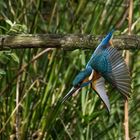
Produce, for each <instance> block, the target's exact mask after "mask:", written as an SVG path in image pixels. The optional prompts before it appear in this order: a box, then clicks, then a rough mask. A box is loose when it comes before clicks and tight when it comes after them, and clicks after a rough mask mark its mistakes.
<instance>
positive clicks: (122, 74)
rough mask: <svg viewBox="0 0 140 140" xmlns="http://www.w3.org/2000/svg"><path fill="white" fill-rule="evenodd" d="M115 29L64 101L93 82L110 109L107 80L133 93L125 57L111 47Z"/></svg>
mask: <svg viewBox="0 0 140 140" xmlns="http://www.w3.org/2000/svg"><path fill="white" fill-rule="evenodd" d="M113 32H114V30H111V32H109V33H108V34H107V36H106V37H105V38H104V39H103V40H102V41H101V43H100V44H99V45H98V47H97V48H96V49H95V51H94V53H93V54H92V56H91V58H90V60H89V61H88V63H87V65H86V68H85V70H83V71H81V72H79V74H78V75H77V76H76V77H75V79H74V80H73V88H72V89H71V90H70V91H69V93H68V94H67V95H66V96H65V97H64V98H63V101H62V102H64V101H65V100H66V99H67V98H68V97H70V96H71V95H72V94H73V93H74V92H76V91H79V89H81V88H82V87H85V86H87V85H89V84H91V87H92V89H93V90H95V91H96V93H97V94H98V95H99V97H100V98H101V99H102V101H103V102H104V104H105V105H106V107H107V109H108V111H110V104H109V99H108V96H107V94H106V91H105V80H107V81H108V82H109V83H111V84H112V85H114V86H115V87H116V88H117V89H118V90H119V91H120V93H122V94H123V95H124V96H125V97H128V96H129V94H130V93H131V82H130V76H129V71H128V69H127V66H126V64H125V61H124V59H123V58H122V56H121V54H120V53H119V52H118V50H117V49H115V48H113V47H111V44H110V42H109V41H110V39H111V38H112V34H113Z"/></svg>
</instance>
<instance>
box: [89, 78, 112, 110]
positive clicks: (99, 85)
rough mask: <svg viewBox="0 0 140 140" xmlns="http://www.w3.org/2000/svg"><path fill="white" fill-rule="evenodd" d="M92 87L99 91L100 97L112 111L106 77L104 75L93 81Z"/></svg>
mask: <svg viewBox="0 0 140 140" xmlns="http://www.w3.org/2000/svg"><path fill="white" fill-rule="evenodd" d="M91 87H92V89H93V90H95V91H96V92H97V94H98V95H99V97H100V98H101V99H102V101H103V102H104V104H105V105H106V107H107V109H108V111H109V112H110V103H109V99H108V96H107V94H106V91H105V79H104V78H103V77H100V78H99V79H96V80H95V81H93V82H92V83H91Z"/></svg>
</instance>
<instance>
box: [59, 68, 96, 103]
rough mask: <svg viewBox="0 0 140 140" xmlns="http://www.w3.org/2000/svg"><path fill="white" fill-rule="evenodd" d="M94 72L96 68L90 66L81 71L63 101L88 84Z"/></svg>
mask: <svg viewBox="0 0 140 140" xmlns="http://www.w3.org/2000/svg"><path fill="white" fill-rule="evenodd" d="M93 74H94V70H93V69H92V68H91V67H90V66H89V67H86V69H84V70H83V71H80V72H79V73H78V74H77V76H76V77H75V79H74V80H73V83H72V85H73V87H72V88H71V90H70V91H69V92H68V93H67V94H66V96H65V97H64V98H63V100H62V102H64V101H65V100H67V99H68V98H69V97H70V96H71V95H72V94H73V93H75V92H76V91H79V90H80V89H81V88H83V87H85V86H88V85H89V84H90V83H91V82H92V78H93Z"/></svg>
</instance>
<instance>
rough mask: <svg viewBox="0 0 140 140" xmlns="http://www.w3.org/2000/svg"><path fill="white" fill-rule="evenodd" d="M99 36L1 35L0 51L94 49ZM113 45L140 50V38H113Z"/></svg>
mask: <svg viewBox="0 0 140 140" xmlns="http://www.w3.org/2000/svg"><path fill="white" fill-rule="evenodd" d="M101 39H102V37H101V36H94V35H74V34H70V35H60V34H36V35H32V34H24V35H1V36H0V50H4V49H7V48H8V49H23V48H62V49H66V50H73V49H77V48H79V49H94V48H95V47H96V46H97V44H99V42H100V41H101ZM112 42H113V45H114V47H116V48H118V49H123V50H128V49H140V36H137V35H131V36H128V35H121V36H114V38H113V41H112Z"/></svg>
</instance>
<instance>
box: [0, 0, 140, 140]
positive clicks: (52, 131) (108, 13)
mask: <svg viewBox="0 0 140 140" xmlns="http://www.w3.org/2000/svg"><path fill="white" fill-rule="evenodd" d="M128 7H129V0H106V1H105V0H91V1H89V0H14V1H13V0H0V34H24V33H31V34H36V33H54V34H93V35H105V34H106V33H107V32H108V31H109V30H110V29H111V28H112V27H114V26H118V27H119V28H118V30H117V31H116V33H115V34H116V35H120V34H127V31H128ZM132 33H133V34H137V35H140V1H139V0H135V1H134V3H133V22H132ZM42 52H43V53H42ZM92 52H93V50H74V51H69V50H61V49H53V50H52V49H48V50H45V51H44V50H42V49H20V50H8V49H7V50H4V51H0V95H1V96H0V139H1V140H8V139H10V140H12V139H20V140H27V139H28V140H30V139H38V140H39V139H40V140H41V139H45V140H48V139H53V140H113V139H114V140H123V139H124V126H123V122H124V100H123V98H122V96H121V95H120V94H119V93H118V92H117V91H116V90H114V89H112V88H111V87H110V86H107V88H108V93H109V98H110V101H111V113H110V115H108V113H107V111H106V109H105V108H104V106H103V103H102V102H101V100H100V99H99V98H98V96H97V95H96V94H94V92H93V91H91V90H90V88H88V87H86V88H83V90H82V91H81V92H80V94H79V95H77V96H76V97H73V98H71V99H70V100H69V101H67V102H66V103H65V104H64V105H60V103H59V100H60V98H61V97H63V96H64V95H65V94H66V93H67V92H68V91H69V89H70V88H71V83H72V80H73V79H74V76H75V75H76V74H77V73H78V72H79V71H80V70H81V69H83V68H84V66H85V65H86V62H87V61H88V59H89V58H90V55H91V54H92ZM41 53H42V54H43V55H41ZM130 55H131V60H130V64H129V66H130V70H131V75H132V87H133V94H132V95H131V98H130V99H129V129H130V138H131V139H135V140H139V139H140V94H139V92H140V52H139V51H138V50H131V51H130ZM23 68H24V69H23Z"/></svg>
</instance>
